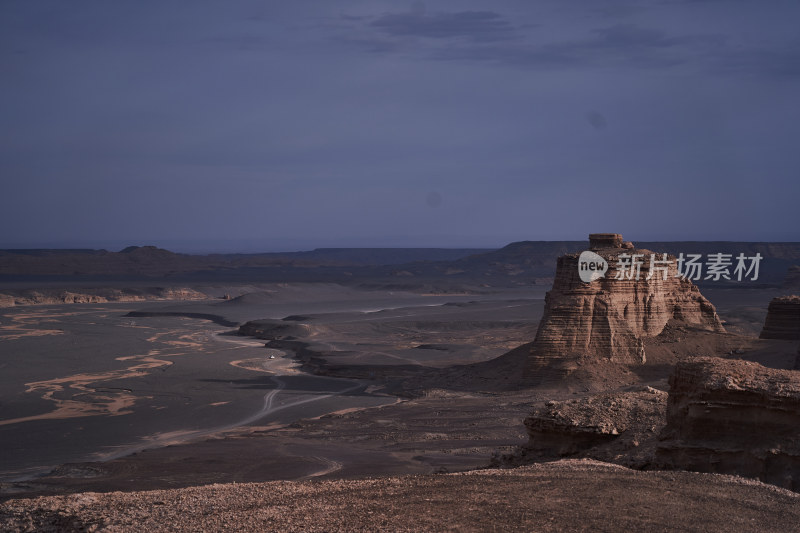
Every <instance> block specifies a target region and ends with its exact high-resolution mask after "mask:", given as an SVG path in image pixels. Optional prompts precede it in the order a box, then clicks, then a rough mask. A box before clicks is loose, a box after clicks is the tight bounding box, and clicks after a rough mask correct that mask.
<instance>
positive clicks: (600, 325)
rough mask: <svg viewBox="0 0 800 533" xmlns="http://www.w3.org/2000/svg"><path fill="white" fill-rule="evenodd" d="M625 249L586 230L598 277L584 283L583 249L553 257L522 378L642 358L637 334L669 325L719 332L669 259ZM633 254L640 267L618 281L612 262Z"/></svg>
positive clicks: (708, 307)
mask: <svg viewBox="0 0 800 533" xmlns="http://www.w3.org/2000/svg"><path fill="white" fill-rule="evenodd" d="M627 246H628V244H627V243H624V241H623V240H622V236H621V235H619V234H592V235H590V248H591V249H592V252H591V254H592V255H591V257H589V259H591V258H594V259H595V260H596V261H595V262H596V264H594V265H593V266H591V268H592V270H593V271H595V272H596V273H597V276H599V277H598V278H597V279H594V280H592V281H587V282H585V281H582V278H581V275H580V270H579V268H584V270H585V269H586V268H587V264H586V257H585V256H583V254H567V255H564V256H561V257H559V258H558V264H557V270H556V277H555V280H554V281H553V288H552V290H550V292H548V293H547V296H546V298H545V312H544V316H543V318H542V320H541V322H540V323H539V329H538V332H537V334H536V339H535V341H534V343H533V347H532V348H531V355H530V358H529V364H528V368H527V370H526V375H528V376H529V377H542V375H543V373H546V374H548V376H549V377H552V376H553V375H554V373H555V375H561V376H563V375H567V374H569V373H570V372H572V371H573V370H575V369H576V368H577V367H578V366H580V365H581V364H583V363H584V362H587V361H597V360H604V361H612V362H616V363H623V364H641V363H644V362H645V360H646V354H645V347H644V342H643V341H644V339H646V338H651V337H655V336H657V335H659V334H660V333H661V332H662V331H663V330H664V328H665V326H666V325H667V324H668V323H671V322H672V323H677V324H682V325H687V326H692V327H696V328H701V329H704V330H709V331H719V332H723V331H724V328H723V327H722V323H721V322H720V320H719V317H718V316H717V313H716V310H715V309H714V306H713V305H712V304H711V302H709V301H708V300H707V299H706V298H705V297H703V295H702V294H700V291H699V289H698V288H697V287H696V286H695V285H694V284H693V283H692V282H691V281H689V280H686V279H684V278H682V277H680V276H678V269H677V260H676V259H675V257H673V256H666V257H665V254H654V253H653V252H650V251H649V250H644V249H636V248H633V247H632V246H633V245H630V246H631V248H628V247H627ZM584 253H587V252H584ZM634 255H636V256H637V262H638V261H641V264H640V265H639V266H638V267H637V268H636V269H635V270H634V269H631V270H628V271H626V275H625V276H624V277H623V278H621V279H617V274H618V269H617V266H618V265H620V264H624V263H625V262H626V261H628V260H631V257H632V256H634ZM651 256H653V257H654V262H653V263H652V265H651V262H650V261H651ZM581 257H584V259H583V260H580V258H581ZM603 261H605V268H606V269H607V270H606V271H604V276H602V274H603V272H601V270H602V264H601V263H602V262H603ZM579 263H581V264H580V265H579ZM651 266H652V267H653V268H652V274H651ZM637 272H638V275H637ZM584 273H585V272H584ZM628 273H630V276H628V275H627V274H628ZM628 277H630V279H627V278H628Z"/></svg>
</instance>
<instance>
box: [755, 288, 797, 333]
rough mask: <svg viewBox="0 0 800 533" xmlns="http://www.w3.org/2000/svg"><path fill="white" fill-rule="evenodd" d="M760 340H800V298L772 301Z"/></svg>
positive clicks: (784, 298) (785, 297)
mask: <svg viewBox="0 0 800 533" xmlns="http://www.w3.org/2000/svg"><path fill="white" fill-rule="evenodd" d="M760 338H762V339H787V340H800V296H797V295H793V296H783V297H780V298H773V299H772V301H771V302H770V303H769V309H768V311H767V319H766V321H765V322H764V329H762V330H761V335H760Z"/></svg>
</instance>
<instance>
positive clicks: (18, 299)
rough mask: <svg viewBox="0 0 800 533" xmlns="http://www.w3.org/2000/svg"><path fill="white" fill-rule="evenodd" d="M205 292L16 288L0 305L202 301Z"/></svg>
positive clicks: (6, 293)
mask: <svg viewBox="0 0 800 533" xmlns="http://www.w3.org/2000/svg"><path fill="white" fill-rule="evenodd" d="M206 298H208V296H207V295H206V294H203V293H202V292H199V291H196V290H194V289H189V288H176V287H167V288H163V287H148V288H135V289H108V288H101V289H92V288H87V289H75V290H60V289H18V290H7V291H5V293H0V308H2V307H15V306H18V305H43V304H47V305H52V304H83V303H106V302H143V301H147V300H204V299H206Z"/></svg>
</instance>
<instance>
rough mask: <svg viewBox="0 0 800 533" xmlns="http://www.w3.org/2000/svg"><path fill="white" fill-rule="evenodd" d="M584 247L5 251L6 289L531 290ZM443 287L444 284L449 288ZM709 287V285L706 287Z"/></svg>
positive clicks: (774, 276) (772, 255) (738, 245)
mask: <svg viewBox="0 0 800 533" xmlns="http://www.w3.org/2000/svg"><path fill="white" fill-rule="evenodd" d="M636 245H637V247H638V248H643V249H649V250H652V251H654V252H667V253H671V254H673V255H678V254H680V253H684V254H690V253H692V254H701V255H703V256H706V255H708V254H713V253H727V254H731V255H732V256H733V257H734V258H735V257H736V255H738V254H739V253H743V254H745V255H746V256H748V257H751V256H754V255H755V254H756V253H760V254H761V255H762V257H763V258H764V259H763V260H762V262H761V271H760V276H759V282H760V283H763V284H775V285H779V284H780V283H782V282H783V281H784V279H785V278H786V275H787V272H788V271H789V269H790V268H791V267H792V266H793V265H798V264H800V243H795V242H773V243H765V242H732V241H707V242H706V241H668V242H658V241H637V242H636ZM585 249H586V242H585V241H519V242H513V243H510V244H508V245H507V246H504V247H503V248H500V249H497V250H486V249H480V248H458V249H445V248H318V249H315V250H309V251H302V252H284V253H263V254H211V255H190V254H180V253H175V252H171V251H169V250H165V249H162V248H158V247H155V246H130V247H127V248H125V249H123V250H121V251H119V252H109V251H107V250H85V249H69V250H46V249H36V250H0V281H7V282H11V281H16V282H27V281H31V282H33V281H42V280H58V281H62V280H63V281H68V280H94V279H98V280H106V281H113V280H136V279H140V280H153V279H167V280H170V281H184V280H185V281H187V282H203V281H209V282H215V281H235V282H243V281H261V282H284V281H285V282H292V281H294V282H300V281H321V282H336V283H348V284H352V283H355V284H359V283H361V284H366V285H369V284H370V283H372V282H378V283H381V284H383V285H386V283H390V284H391V285H393V286H397V288H398V289H400V288H403V287H409V288H417V289H418V288H421V287H424V286H427V285H430V284H434V285H436V286H437V287H439V288H441V287H444V285H446V284H448V283H449V284H451V285H453V286H456V285H459V284H478V285H482V284H485V285H530V284H534V283H537V280H539V282H541V281H542V278H552V276H553V275H554V273H555V267H556V261H557V259H558V257H559V256H562V255H565V254H569V253H577V252H580V251H582V250H585ZM443 283H444V284H443ZM701 283H702V281H701Z"/></svg>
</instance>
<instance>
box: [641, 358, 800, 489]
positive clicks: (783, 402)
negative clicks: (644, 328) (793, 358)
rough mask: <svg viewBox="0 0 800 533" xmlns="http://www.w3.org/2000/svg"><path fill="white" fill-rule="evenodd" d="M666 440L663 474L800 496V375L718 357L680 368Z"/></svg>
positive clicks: (660, 456) (659, 458) (673, 382)
mask: <svg viewBox="0 0 800 533" xmlns="http://www.w3.org/2000/svg"><path fill="white" fill-rule="evenodd" d="M661 439H662V442H661V444H660V445H659V448H658V451H657V453H656V463H657V464H658V465H659V466H661V467H667V468H677V469H683V470H693V471H698V472H716V473H723V474H736V475H741V476H746V477H753V478H758V479H760V480H762V481H765V482H767V483H772V484H775V485H779V486H781V487H784V488H788V489H791V490H795V491H797V490H800V373H798V372H796V371H793V370H774V369H770V368H766V367H763V366H761V365H759V364H757V363H754V362H750V361H741V360H727V359H719V358H713V357H706V358H698V359H695V360H692V361H686V362H681V363H678V365H677V366H676V368H675V371H674V373H673V375H672V377H671V378H670V391H669V399H668V402H667V425H666V427H665V428H664V431H663V433H662V436H661Z"/></svg>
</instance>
